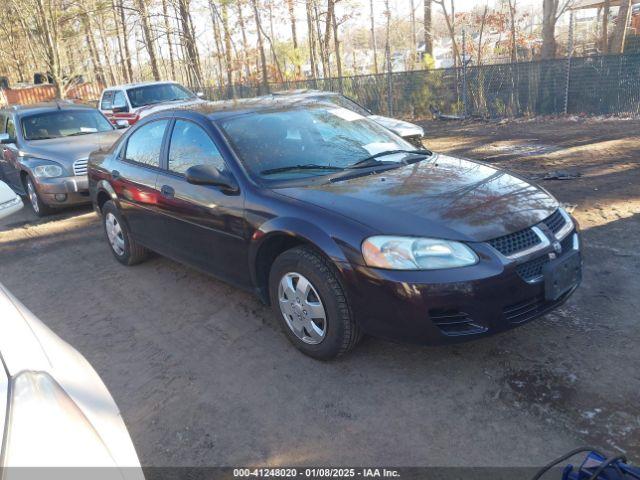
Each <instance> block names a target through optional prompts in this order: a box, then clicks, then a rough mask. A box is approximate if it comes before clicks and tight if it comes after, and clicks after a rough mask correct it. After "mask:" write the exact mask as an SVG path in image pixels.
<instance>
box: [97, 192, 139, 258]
mask: <svg viewBox="0 0 640 480" xmlns="http://www.w3.org/2000/svg"><path fill="white" fill-rule="evenodd" d="M102 224H103V226H104V233H105V234H106V236H107V240H108V241H109V246H110V247H111V253H113V256H114V257H116V260H118V261H119V262H120V263H122V264H123V265H128V266H129V265H135V264H137V263H140V262H142V261H144V260H145V259H146V258H147V257H148V254H149V251H148V250H147V249H146V248H144V247H143V246H142V245H140V244H139V243H138V242H136V241H135V240H134V239H133V237H132V236H131V233H130V232H129V229H128V227H127V224H126V223H125V222H124V221H123V219H122V217H121V216H120V213H119V212H118V208H117V207H116V206H115V204H114V203H113V202H112V201H111V200H109V201H108V202H106V203H105V204H104V205H103V207H102Z"/></svg>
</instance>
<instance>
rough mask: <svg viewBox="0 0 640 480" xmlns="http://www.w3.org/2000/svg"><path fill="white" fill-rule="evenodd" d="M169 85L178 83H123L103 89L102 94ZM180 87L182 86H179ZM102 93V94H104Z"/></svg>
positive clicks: (167, 81)
mask: <svg viewBox="0 0 640 480" xmlns="http://www.w3.org/2000/svg"><path fill="white" fill-rule="evenodd" d="M169 84H176V85H180V84H179V83H178V82H174V81H171V80H166V81H159V82H157V81H149V82H138V83H123V84H121V85H114V86H112V87H108V88H105V89H104V92H109V91H111V90H126V89H128V88H136V87H146V86H149V85H169ZM180 86H182V85H180ZM104 92H102V93H104Z"/></svg>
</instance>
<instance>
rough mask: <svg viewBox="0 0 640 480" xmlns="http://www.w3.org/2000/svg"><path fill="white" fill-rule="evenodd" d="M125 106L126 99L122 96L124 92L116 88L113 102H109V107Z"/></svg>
mask: <svg viewBox="0 0 640 480" xmlns="http://www.w3.org/2000/svg"><path fill="white" fill-rule="evenodd" d="M126 107H127V99H126V98H125V97H124V92H123V91H122V90H118V91H117V92H115V95H114V96H113V103H112V104H111V108H112V109H114V108H126Z"/></svg>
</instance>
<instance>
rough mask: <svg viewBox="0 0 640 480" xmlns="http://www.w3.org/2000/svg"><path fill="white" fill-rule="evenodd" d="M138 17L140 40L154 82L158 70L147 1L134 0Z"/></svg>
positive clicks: (158, 74) (158, 77)
mask: <svg viewBox="0 0 640 480" xmlns="http://www.w3.org/2000/svg"><path fill="white" fill-rule="evenodd" d="M136 6H137V9H138V15H139V16H140V26H141V28H142V39H143V40H144V45H145V48H146V50H147V53H148V54H149V63H150V64H151V73H152V75H153V79H154V80H160V70H159V69H158V59H157V57H156V47H155V38H154V36H153V34H152V32H151V23H150V22H149V11H148V9H147V0H136Z"/></svg>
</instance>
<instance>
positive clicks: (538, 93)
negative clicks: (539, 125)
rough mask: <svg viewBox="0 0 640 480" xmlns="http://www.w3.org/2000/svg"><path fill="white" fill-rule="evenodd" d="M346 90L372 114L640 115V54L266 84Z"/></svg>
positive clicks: (212, 91) (249, 88)
mask: <svg viewBox="0 0 640 480" xmlns="http://www.w3.org/2000/svg"><path fill="white" fill-rule="evenodd" d="M298 89H317V90H326V91H332V92H342V93H343V94H344V95H346V96H348V97H351V98H352V99H354V100H356V101H357V102H358V103H360V104H361V105H363V106H365V107H367V108H368V109H369V110H371V111H372V112H374V113H377V114H382V115H389V116H395V117H401V118H408V119H412V118H413V119H417V118H426V117H429V116H431V115H433V114H436V115H437V114H447V115H454V116H460V117H481V118H501V117H519V116H535V115H554V114H565V113H567V114H589V115H606V114H640V55H638V54H634V55H606V56H590V57H580V58H565V59H555V60H544V61H536V62H523V63H507V64H499V65H483V66H468V67H459V68H446V69H434V70H418V71H409V72H394V73H391V74H388V73H383V74H378V75H356V76H350V77H341V78H326V79H318V80H311V79H310V80H295V81H288V82H281V83H271V84H269V91H270V92H278V91H284V90H298ZM266 93H269V92H268V91H267V89H266V88H264V86H261V85H235V86H234V87H233V88H229V87H226V88H209V89H208V90H207V91H206V96H207V98H209V99H210V100H225V99H231V98H234V97H235V98H247V97H255V96H258V95H263V94H266Z"/></svg>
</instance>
